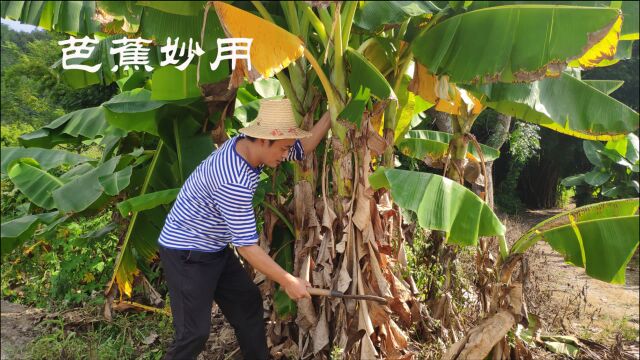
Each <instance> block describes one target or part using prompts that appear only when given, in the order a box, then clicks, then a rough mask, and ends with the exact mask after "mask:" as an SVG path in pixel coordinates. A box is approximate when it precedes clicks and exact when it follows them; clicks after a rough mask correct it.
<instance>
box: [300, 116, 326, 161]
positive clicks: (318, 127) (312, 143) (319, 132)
mask: <svg viewBox="0 0 640 360" xmlns="http://www.w3.org/2000/svg"><path fill="white" fill-rule="evenodd" d="M330 128H331V115H330V114H329V111H327V112H325V113H324V115H322V117H321V118H320V120H318V122H317V123H316V124H315V125H314V126H313V129H311V136H309V137H308V138H304V139H300V143H302V149H303V150H304V152H305V153H307V154H310V153H312V152H313V150H315V148H316V146H318V144H319V143H320V140H322V138H324V136H325V135H326V134H327V132H328V131H329V129H330Z"/></svg>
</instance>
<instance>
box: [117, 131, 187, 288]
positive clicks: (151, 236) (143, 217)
mask: <svg viewBox="0 0 640 360" xmlns="http://www.w3.org/2000/svg"><path fill="white" fill-rule="evenodd" d="M176 161H177V159H176V157H175V154H172V152H171V151H170V149H169V148H168V147H167V145H166V144H164V142H163V141H160V142H159V144H158V148H157V149H156V150H155V151H154V155H153V159H152V160H151V162H150V164H149V165H148V167H147V170H146V174H145V178H144V182H143V184H142V188H141V190H140V194H139V196H140V195H145V194H150V193H155V192H158V191H162V190H169V189H176V188H178V187H180V186H182V183H180V180H179V178H178V176H177V174H175V172H174V171H173V170H172V166H173V164H175V162H176ZM142 206H144V205H142ZM167 213H168V210H167V209H166V208H165V207H163V206H154V207H152V208H149V209H147V210H141V211H139V212H135V211H134V212H133V214H132V216H131V220H130V222H129V227H128V228H127V233H126V236H125V238H124V241H123V244H122V246H121V247H120V252H119V253H118V256H117V258H116V264H115V266H114V273H113V275H112V278H111V281H110V282H109V285H108V287H109V289H110V288H111V287H113V286H117V287H118V289H119V291H120V293H121V294H123V295H125V296H131V292H132V290H133V281H134V278H135V276H136V274H137V273H138V272H139V267H138V261H142V262H148V261H150V260H152V259H154V258H155V257H156V256H157V255H156V254H157V240H158V236H159V235H160V231H161V230H162V227H163V226H164V220H165V217H166V215H167Z"/></svg>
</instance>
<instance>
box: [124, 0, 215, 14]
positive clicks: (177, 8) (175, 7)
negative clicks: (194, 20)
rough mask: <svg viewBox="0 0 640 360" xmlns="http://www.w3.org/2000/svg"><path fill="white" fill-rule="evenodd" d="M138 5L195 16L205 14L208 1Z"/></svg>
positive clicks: (158, 2) (159, 2)
mask: <svg viewBox="0 0 640 360" xmlns="http://www.w3.org/2000/svg"><path fill="white" fill-rule="evenodd" d="M136 3H137V4H138V5H140V6H147V7H151V8H154V9H157V10H160V11H162V12H165V13H169V14H174V15H183V16H194V15H198V14H201V13H203V12H204V4H205V3H206V1H180V2H176V1H137V2H136Z"/></svg>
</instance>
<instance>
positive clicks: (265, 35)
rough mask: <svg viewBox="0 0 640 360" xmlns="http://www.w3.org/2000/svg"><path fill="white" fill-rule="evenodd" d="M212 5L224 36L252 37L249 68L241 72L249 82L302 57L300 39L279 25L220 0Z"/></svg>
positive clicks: (268, 76)
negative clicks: (250, 68)
mask: <svg viewBox="0 0 640 360" xmlns="http://www.w3.org/2000/svg"><path fill="white" fill-rule="evenodd" d="M214 7H215V12H216V13H217V14H218V18H219V19H220V24H221V25H222V26H223V28H224V30H225V34H226V35H227V37H235V38H249V39H253V42H252V44H251V52H250V58H251V66H252V70H251V71H247V72H246V73H245V75H247V76H248V78H249V80H250V81H254V80H257V79H258V78H259V77H260V76H259V75H262V77H264V78H270V77H272V76H273V75H275V74H276V73H278V72H280V71H281V70H282V69H284V68H285V67H287V66H289V64H290V63H291V62H293V61H296V59H298V58H299V57H301V56H302V54H303V52H304V44H303V43H302V40H300V39H299V38H298V37H296V36H295V35H293V34H291V33H290V32H288V31H286V30H284V29H283V28H281V27H278V26H277V25H275V24H273V23H272V22H270V21H267V20H264V19H262V18H260V17H258V16H256V15H253V14H251V13H249V12H247V11H244V10H241V9H239V8H236V7H234V6H232V5H229V4H226V3H224V2H222V1H216V2H214ZM274 39H278V41H274ZM258 74H259V75H258Z"/></svg>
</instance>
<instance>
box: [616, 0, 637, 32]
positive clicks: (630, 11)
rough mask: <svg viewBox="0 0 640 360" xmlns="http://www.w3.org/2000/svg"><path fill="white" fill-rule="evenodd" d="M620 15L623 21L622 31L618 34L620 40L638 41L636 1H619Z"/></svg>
mask: <svg viewBox="0 0 640 360" xmlns="http://www.w3.org/2000/svg"><path fill="white" fill-rule="evenodd" d="M621 3H622V4H621V5H622V6H621V7H620V9H621V10H622V14H623V15H624V21H623V22H622V31H621V32H620V40H638V39H640V36H639V35H638V34H639V32H638V28H639V27H640V25H639V24H638V21H639V20H638V13H639V12H640V9H639V8H638V2H637V1H621Z"/></svg>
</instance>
